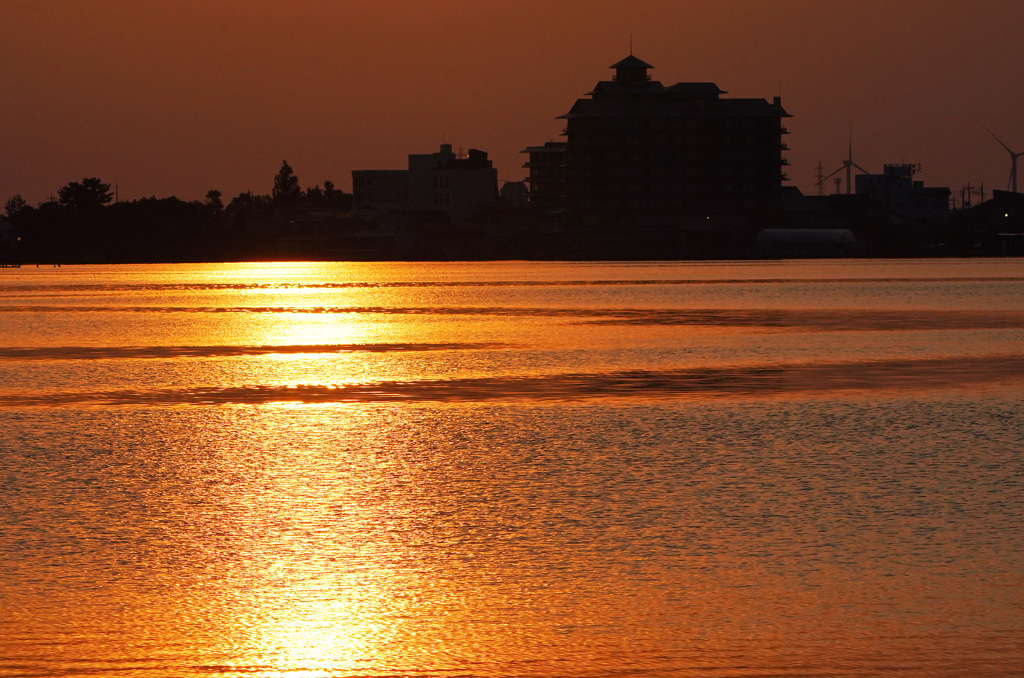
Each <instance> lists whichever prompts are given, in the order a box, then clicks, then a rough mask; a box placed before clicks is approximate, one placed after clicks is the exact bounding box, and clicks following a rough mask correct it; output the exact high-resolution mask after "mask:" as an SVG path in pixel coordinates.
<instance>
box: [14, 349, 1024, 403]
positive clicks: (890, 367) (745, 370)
mask: <svg viewBox="0 0 1024 678" xmlns="http://www.w3.org/2000/svg"><path fill="white" fill-rule="evenodd" d="M1022 378H1024V356H989V357H981V358H937V359H924V360H878V361H865V362H837V363H805V364H792V365H775V366H771V367H763V366H747V367H721V368H698V369H679V370H660V371H659V370H624V371H617V372H608V373H566V374H554V375H528V376H503V377H478V378H463V379H424V380H414V381H384V382H374V383H360V384H340V385H323V384H308V385H246V386H227V387H224V386H209V387H198V388H187V389H154V390H140V389H124V390H110V391H92V392H84V391H65V392H60V393H31V392H30V393H10V394H4V395H0V407H3V406H6V407H26V406H28V407H32V406H44V407H45V406H50V407H54V406H58V407H59V406H68V405H83V404H84V405H107V406H109V405H225V404H262V403H274V402H299V403H370V402H417V401H432V402H462V401H466V402H481V401H491V400H560V401H566V400H580V399H589V398H607V397H615V398H629V397H644V398H666V397H667V398H673V397H728V396H755V397H770V396H779V395H789V394H793V395H796V394H803V393H818V392H836V391H851V390H871V391H877V390H915V389H921V388H957V387H967V386H971V385H978V384H985V383H997V382H1009V381H1018V380H1021V379H1022Z"/></svg>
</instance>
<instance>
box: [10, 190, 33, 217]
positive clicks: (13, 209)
mask: <svg viewBox="0 0 1024 678" xmlns="http://www.w3.org/2000/svg"><path fill="white" fill-rule="evenodd" d="M27 207H28V203H26V202H25V199H24V198H22V197H21V193H15V194H14V195H12V196H11V197H10V198H9V199H8V200H7V202H6V203H4V211H6V212H7V217H8V218H9V219H17V218H18V214H19V213H21V212H22V211H23V210H25V209H26V208H27Z"/></svg>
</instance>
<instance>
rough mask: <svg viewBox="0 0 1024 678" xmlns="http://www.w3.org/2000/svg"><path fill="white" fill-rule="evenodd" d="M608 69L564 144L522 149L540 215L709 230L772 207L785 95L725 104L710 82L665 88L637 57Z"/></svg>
mask: <svg viewBox="0 0 1024 678" xmlns="http://www.w3.org/2000/svg"><path fill="white" fill-rule="evenodd" d="M611 68H613V69H614V70H615V77H614V79H612V80H610V81H603V82H599V83H598V84H597V86H596V87H594V89H593V91H592V92H589V98H583V99H579V100H577V101H576V103H575V104H574V105H573V107H572V109H571V110H570V111H569V112H568V113H566V114H565V115H563V116H561V118H563V119H565V120H566V127H565V141H561V142H549V143H547V144H545V145H544V146H535V147H530V148H527V149H526V150H525V151H524V153H528V154H529V162H528V163H527V164H526V167H528V168H529V171H530V175H529V183H530V200H531V204H532V205H533V206H534V207H537V208H540V209H543V210H565V211H567V212H570V213H576V214H581V215H592V216H595V217H596V218H601V217H602V216H603V217H608V218H611V219H613V220H617V221H618V222H619V223H621V224H627V223H632V224H647V225H652V226H660V227H680V228H682V229H684V230H689V229H701V228H703V229H705V230H706V229H707V228H708V226H707V225H706V224H702V223H701V222H704V221H706V220H709V219H710V218H711V215H718V216H721V215H740V214H747V215H749V214H754V213H757V212H758V211H760V210H765V209H770V208H772V207H773V206H774V205H775V203H776V200H777V198H778V197H779V194H780V192H781V188H782V182H783V181H784V180H785V178H786V176H785V174H784V173H783V168H784V166H785V165H786V164H787V162H786V160H785V159H784V158H783V155H782V152H783V151H784V150H786V145H785V144H784V143H783V141H782V138H783V135H784V134H787V130H786V128H785V127H783V125H782V119H783V118H786V117H789V114H787V113H786V111H785V110H784V109H783V108H782V103H781V100H780V98H779V97H776V98H775V99H774V101H772V102H769V101H767V100H765V99H728V98H722V94H725V92H723V91H722V90H721V89H719V88H718V86H717V85H715V84H714V83H707V82H702V83H678V84H675V85H671V86H665V85H662V84H661V83H660V82H657V81H655V80H651V78H650V76H649V74H648V71H649V69H651V68H653V66H651V65H650V64H648V63H646V62H644V61H642V60H640V59H638V58H637V57H635V56H633V55H630V56H628V57H627V58H625V59H623V60H622V61H620V62H618V63H616V64H615V65H613V66H612V67H611ZM716 218H717V217H716ZM726 221H729V219H726ZM731 222H732V223H735V222H736V218H733V219H731Z"/></svg>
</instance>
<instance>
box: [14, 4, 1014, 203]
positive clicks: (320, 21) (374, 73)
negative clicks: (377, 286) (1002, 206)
mask: <svg viewBox="0 0 1024 678" xmlns="http://www.w3.org/2000/svg"><path fill="white" fill-rule="evenodd" d="M0 22H2V24H3V25H4V26H5V27H6V30H5V39H4V40H3V41H2V42H0V60H2V63H3V64H4V68H3V69H2V70H0V88H2V91H3V93H4V105H3V106H2V107H0V158H2V159H0V198H4V199H6V198H7V197H9V196H10V195H13V194H15V193H21V194H22V195H24V196H25V198H26V199H27V200H28V201H29V202H30V203H32V204H35V203H36V202H39V201H40V200H43V199H46V198H48V197H49V195H50V194H54V195H56V191H57V189H58V188H59V187H61V186H63V185H65V184H67V183H68V182H69V181H72V180H76V179H78V178H81V177H83V176H97V177H101V178H102V179H103V180H104V181H107V182H110V183H111V184H112V185H115V186H117V187H118V192H119V196H120V198H121V199H133V198H138V197H144V196H151V195H156V196H167V195H177V196H179V197H181V198H184V199H190V200H192V199H201V198H202V197H203V196H204V195H205V194H206V193H207V191H209V190H210V189H218V190H220V191H222V192H223V194H224V196H226V197H231V196H234V195H237V194H238V193H240V192H243V191H248V190H253V191H256V192H259V193H264V192H268V191H269V190H270V188H271V187H270V185H269V184H268V180H267V177H268V176H272V174H273V171H274V170H275V169H276V168H277V167H278V166H279V165H280V159H281V158H283V157H286V158H288V159H289V161H290V162H291V164H292V166H293V167H294V169H295V173H296V175H297V176H298V177H299V179H300V181H301V182H302V185H304V186H307V185H308V186H312V185H315V184H322V183H323V182H324V181H325V180H330V181H333V182H335V183H336V184H337V185H338V186H339V187H340V188H343V189H345V190H350V188H351V186H350V183H349V181H350V180H349V177H350V173H351V171H352V170H353V169H364V168H365V169H371V168H387V167H393V166H399V165H401V164H402V162H404V159H405V158H406V156H407V155H408V154H410V153H418V152H426V151H430V150H432V149H435V148H436V147H437V146H438V144H439V143H441V142H445V141H447V142H448V143H451V144H453V145H454V146H455V147H456V149H458V148H460V147H461V148H464V149H468V148H470V147H473V148H480V149H484V150H486V151H488V152H489V154H490V157H491V158H492V159H493V161H494V165H495V167H496V168H497V169H498V172H499V176H500V179H501V180H502V181H510V180H519V179H522V178H523V177H524V176H525V175H526V170H524V169H522V164H523V162H524V161H525V157H524V156H522V155H521V154H520V153H519V151H521V150H522V149H523V148H525V147H526V146H528V145H534V144H538V143H543V142H544V141H545V140H547V139H556V138H558V137H559V134H560V133H561V130H562V127H563V121H560V120H557V119H556V117H557V116H559V115H561V114H563V113H565V112H566V111H567V110H568V109H569V107H570V106H571V105H572V102H573V101H575V100H576V99H577V98H579V97H580V96H581V95H583V94H584V93H585V92H586V91H588V89H589V88H590V87H591V86H592V85H593V83H594V82H596V81H597V80H600V79H604V78H606V77H607V76H608V72H607V67H608V66H609V65H610V64H612V63H615V62H616V61H618V60H619V59H621V58H622V57H623V56H624V55H625V54H626V53H628V50H629V42H630V38H631V37H632V41H633V48H634V51H635V53H636V54H637V55H638V56H640V57H642V58H643V59H644V60H646V61H648V62H650V63H651V64H653V65H654V66H655V67H656V68H655V70H654V71H653V76H654V77H655V78H657V79H660V80H662V81H664V82H677V81H683V82H700V81H712V82H715V83H717V84H718V85H719V86H720V87H721V88H722V89H724V90H726V91H727V92H728V93H729V94H730V96H737V97H765V98H768V99H771V98H772V97H774V96H777V95H779V94H781V96H782V102H783V105H784V106H785V107H786V110H787V111H789V112H790V113H791V114H792V115H793V116H794V117H793V118H792V119H791V120H788V121H787V127H789V129H790V132H791V133H792V134H791V135H790V136H789V137H788V138H787V143H788V144H789V146H790V147H791V149H792V150H790V151H789V152H788V153H787V158H788V159H789V161H790V167H789V168H788V170H787V173H788V175H789V178H790V183H791V184H792V185H796V186H798V187H799V188H801V189H802V190H803V191H804V192H806V193H812V192H814V191H815V186H814V182H815V167H816V166H817V164H818V162H819V160H820V161H821V162H823V163H824V166H825V170H826V172H831V171H832V170H833V169H835V168H837V167H839V166H841V164H842V161H843V160H844V159H845V158H846V155H847V138H848V134H849V133H850V131H851V129H852V132H853V144H854V159H855V161H856V162H857V164H859V165H862V166H864V167H866V168H867V169H869V170H872V171H876V172H877V171H880V170H881V166H882V164H883V163H893V162H897V163H898V162H915V163H921V164H922V166H923V175H922V177H923V178H924V179H925V180H926V181H927V182H928V183H929V184H932V185H948V186H950V187H951V188H953V189H954V191H957V190H959V188H960V187H961V186H962V185H964V184H966V183H968V182H970V183H972V184H974V185H978V184H979V183H981V182H984V183H985V186H986V188H987V189H993V188H1000V189H1005V188H1006V184H1007V179H1008V173H1009V160H1008V157H1007V155H1006V152H1005V151H1004V150H1003V149H1002V148H1001V147H1000V146H999V145H998V144H997V143H996V142H995V141H994V140H993V139H992V137H991V136H989V134H988V133H987V132H986V131H985V129H984V127H982V124H984V125H986V126H988V128H989V129H991V130H992V131H993V132H994V133H995V134H996V135H998V136H999V138H1000V139H1002V140H1003V141H1004V142H1005V143H1006V144H1007V145H1008V146H1009V147H1011V148H1014V149H1017V148H1024V117H1022V115H1021V112H1022V111H1024V90H1022V89H1021V87H1020V81H1019V73H1020V68H1021V65H1022V62H1024V56H1022V53H1021V51H1020V47H1019V45H1020V36H1021V35H1024V13H1022V12H1021V11H1020V6H1019V3H1018V2H1017V1H1016V0H981V1H979V2H962V1H956V0H908V1H906V2H901V3H896V4H893V3H888V2H883V1H881V0H864V1H862V2H859V3H855V4H850V3H839V2H831V1H828V2H821V0H793V1H789V2H780V3H774V2H763V0H718V1H714V2H712V1H710V0H697V1H693V2H686V3H681V2H676V1H675V0H647V1H645V2H640V3H637V2H626V1H618V0H565V1H559V2H553V3H552V2H541V1H539V0H537V1H534V0H521V1H516V2H505V3H480V2H471V1H469V0H452V1H450V2H444V3H423V2H418V1H412V0H409V1H398V0H375V1H374V2H372V3H348V2H298V3H289V4H287V5H282V4H280V3H273V2H266V1H264V0H224V1H222V2H217V3H206V2H197V1H194V0H177V1H174V2H171V1H167V0H153V1H151V2H146V3H136V2H128V1H115V0H88V1H85V0H82V1H79V0H55V1H50V2H45V3H39V2H34V1H20V0H0ZM833 188H834V187H832V186H830V187H829V189H830V190H831V189H833Z"/></svg>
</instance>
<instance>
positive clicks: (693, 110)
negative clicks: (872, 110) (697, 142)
mask: <svg viewBox="0 0 1024 678" xmlns="http://www.w3.org/2000/svg"><path fill="white" fill-rule="evenodd" d="M730 115H734V116H742V117H789V114H788V113H786V112H785V110H783V109H782V107H781V106H778V105H776V104H774V103H770V102H768V101H766V100H765V99H716V100H714V101H713V102H710V103H706V102H705V101H704V98H703V97H679V96H665V95H663V96H638V97H630V98H614V99H602V98H598V99H577V100H576V103H575V104H574V105H573V107H572V109H571V110H570V111H569V112H568V113H566V114H565V115H561V116H559V118H560V119H570V118H665V117H675V116H686V117H705V116H706V117H722V116H730Z"/></svg>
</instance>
